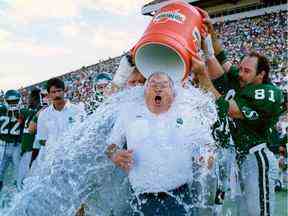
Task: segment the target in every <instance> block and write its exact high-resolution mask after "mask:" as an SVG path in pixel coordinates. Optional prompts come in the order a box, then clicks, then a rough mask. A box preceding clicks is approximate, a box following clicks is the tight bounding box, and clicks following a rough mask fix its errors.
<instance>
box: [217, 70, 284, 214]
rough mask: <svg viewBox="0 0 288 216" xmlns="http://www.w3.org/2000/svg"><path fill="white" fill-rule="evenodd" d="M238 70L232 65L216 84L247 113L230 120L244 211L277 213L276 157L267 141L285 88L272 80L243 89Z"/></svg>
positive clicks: (250, 212) (279, 111) (278, 112)
mask: <svg viewBox="0 0 288 216" xmlns="http://www.w3.org/2000/svg"><path fill="white" fill-rule="evenodd" d="M238 74H239V69H238V68H237V67H236V66H232V67H231V68H230V71H229V72H227V73H225V74H224V75H222V76H221V77H220V78H218V79H217V80H214V85H215V87H216V88H217V89H218V91H220V92H221V93H222V94H224V95H225V96H224V97H225V100H230V99H232V98H234V100H235V101H236V103H237V105H238V107H239V109H240V111H241V112H242V114H243V117H244V119H233V120H231V121H230V131H231V134H232V137H233V141H234V143H235V146H236V150H237V155H238V164H239V170H240V172H239V178H240V183H241V186H242V187H241V190H242V192H243V193H242V194H243V199H242V201H241V202H240V203H241V209H242V210H241V213H242V214H243V215H248V216H254V215H261V216H262V215H273V203H274V202H273V199H274V179H275V178H276V176H275V174H276V159H275V156H274V155H273V153H272V152H270V151H269V149H268V148H267V143H269V138H270V130H269V129H270V128H272V127H274V126H275V124H276V122H277V121H278V119H279V116H280V115H281V112H282V104H283V100H284V98H283V94H282V92H281V90H280V89H278V88H277V87H276V86H274V85H272V84H270V83H267V84H266V83H265V84H257V85H256V84H249V85H247V86H245V87H244V88H242V89H241V88H240V83H239V80H238ZM224 110H225V109H224ZM227 112H228V106H226V113H227ZM243 209H247V212H243Z"/></svg>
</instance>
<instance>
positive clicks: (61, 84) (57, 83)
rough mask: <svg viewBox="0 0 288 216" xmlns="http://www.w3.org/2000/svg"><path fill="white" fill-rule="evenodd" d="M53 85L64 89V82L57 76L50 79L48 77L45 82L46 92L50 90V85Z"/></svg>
mask: <svg viewBox="0 0 288 216" xmlns="http://www.w3.org/2000/svg"><path fill="white" fill-rule="evenodd" d="M52 86H54V87H56V88H60V89H62V90H65V84H64V82H63V81H62V80H61V79H59V78H52V79H49V80H48V81H47V84H46V88H47V92H48V93H49V92H50V89H51V87H52Z"/></svg>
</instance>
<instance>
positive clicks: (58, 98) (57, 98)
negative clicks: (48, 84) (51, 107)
mask: <svg viewBox="0 0 288 216" xmlns="http://www.w3.org/2000/svg"><path fill="white" fill-rule="evenodd" d="M62 99H63V98H62V97H55V98H54V100H62Z"/></svg>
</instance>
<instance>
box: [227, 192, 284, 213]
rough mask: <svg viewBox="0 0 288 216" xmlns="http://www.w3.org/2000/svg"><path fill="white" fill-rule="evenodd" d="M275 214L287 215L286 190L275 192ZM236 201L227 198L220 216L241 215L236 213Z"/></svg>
mask: <svg viewBox="0 0 288 216" xmlns="http://www.w3.org/2000/svg"><path fill="white" fill-rule="evenodd" d="M275 202H276V206H275V215H274V216H287V215H288V192H287V191H283V192H277V193H276V197H275ZM235 205H236V203H235V202H232V201H229V200H227V201H226V202H225V203H224V208H223V213H222V216H242V215H241V214H240V215H239V214H237V212H236V208H235Z"/></svg>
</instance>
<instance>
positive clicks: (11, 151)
mask: <svg viewBox="0 0 288 216" xmlns="http://www.w3.org/2000/svg"><path fill="white" fill-rule="evenodd" d="M22 112H23V110H20V111H18V110H17V111H9V110H8V108H7V107H6V105H3V104H2V105H0V181H3V177H4V174H5V171H6V169H7V167H8V165H9V163H10V162H12V163H13V165H14V177H15V179H17V176H18V167H19V162H20V141H21V140H20V139H21V134H22V129H21V126H20V123H19V121H18V118H19V116H20V115H21V113H22Z"/></svg>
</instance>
